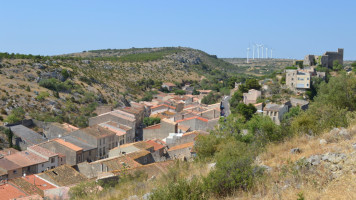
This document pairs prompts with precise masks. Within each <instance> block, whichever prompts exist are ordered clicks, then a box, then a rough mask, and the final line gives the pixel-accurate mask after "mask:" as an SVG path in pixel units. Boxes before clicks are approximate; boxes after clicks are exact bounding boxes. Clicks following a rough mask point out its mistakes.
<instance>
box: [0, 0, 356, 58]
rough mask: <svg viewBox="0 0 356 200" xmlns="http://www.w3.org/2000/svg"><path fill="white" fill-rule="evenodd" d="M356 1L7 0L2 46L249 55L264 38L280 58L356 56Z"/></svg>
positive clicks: (2, 7) (2, 9) (49, 51)
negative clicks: (179, 49)
mask: <svg viewBox="0 0 356 200" xmlns="http://www.w3.org/2000/svg"><path fill="white" fill-rule="evenodd" d="M55 2H57V3H55ZM355 9H356V1H355V0H338V1H334V0H333V1H331V0H293V1H292V0H245V1H240V0H235V1H227V0H216V1H210V0H176V1H173V0H160V1H158V0H151V1H149V0H141V1H138V0H126V1H123V0H122V1H120V0H117V1H109V0H107V1H105V0H101V1H99V0H97V1H91V0H85V1H84V0H83V1H82V0H61V1H59V0H58V1H54V0H53V1H51V0H42V1H40V0H32V1H29V0H23V1H16V0H11V1H5V0H2V1H1V3H0V17H1V19H2V20H1V24H0V27H1V28H0V52H14V53H26V54H28V53H31V54H41V55H54V54H63V53H72V52H80V51H83V50H92V49H106V48H112V49H113V48H117V49H122V48H131V47H137V48H138V47H161V46H184V47H192V48H196V49H201V50H203V51H206V52H207V53H209V54H214V55H217V56H218V57H246V48H247V47H248V46H249V44H250V45H252V44H254V43H263V44H265V45H267V46H268V47H270V48H273V49H274V52H273V54H274V55H275V56H276V57H281V58H288V57H290V58H298V59H300V58H303V57H304V55H306V54H322V53H323V52H324V51H336V50H337V48H338V47H342V48H344V49H345V59H356V26H355V25H356V11H355ZM251 47H252V46H251ZM251 55H252V52H251Z"/></svg>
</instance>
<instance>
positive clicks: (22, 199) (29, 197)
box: [16, 194, 43, 200]
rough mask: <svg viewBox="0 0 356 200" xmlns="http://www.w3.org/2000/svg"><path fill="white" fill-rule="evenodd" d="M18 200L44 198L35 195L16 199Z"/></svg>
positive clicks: (40, 199) (38, 199)
mask: <svg viewBox="0 0 356 200" xmlns="http://www.w3.org/2000/svg"><path fill="white" fill-rule="evenodd" d="M16 200H43V197H41V196H40V195H38V194H34V195H30V196H26V197H21V198H16Z"/></svg>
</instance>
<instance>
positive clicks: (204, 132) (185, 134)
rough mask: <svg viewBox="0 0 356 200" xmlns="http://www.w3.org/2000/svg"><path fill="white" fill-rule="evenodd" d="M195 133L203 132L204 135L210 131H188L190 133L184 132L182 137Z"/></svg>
mask: <svg viewBox="0 0 356 200" xmlns="http://www.w3.org/2000/svg"><path fill="white" fill-rule="evenodd" d="M193 134H194V135H201V134H203V135H208V134H209V132H206V131H202V130H196V131H191V132H188V133H184V134H183V136H182V137H184V136H188V135H193Z"/></svg>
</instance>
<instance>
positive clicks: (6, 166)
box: [0, 158, 22, 171]
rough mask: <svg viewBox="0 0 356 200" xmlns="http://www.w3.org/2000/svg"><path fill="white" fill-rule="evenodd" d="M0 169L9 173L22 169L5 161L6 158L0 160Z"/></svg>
mask: <svg viewBox="0 0 356 200" xmlns="http://www.w3.org/2000/svg"><path fill="white" fill-rule="evenodd" d="M0 167H1V168H3V169H4V170H7V171H11V170H15V169H20V168H22V167H21V166H20V165H18V164H16V163H14V162H12V161H10V160H8V159H6V158H1V159H0Z"/></svg>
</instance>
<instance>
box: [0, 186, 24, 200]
mask: <svg viewBox="0 0 356 200" xmlns="http://www.w3.org/2000/svg"><path fill="white" fill-rule="evenodd" d="M25 196H27V194H25V193H24V192H22V191H20V190H19V189H17V188H16V187H15V186H13V185H11V184H9V183H7V184H4V185H0V199H3V200H7V199H17V198H21V197H25Z"/></svg>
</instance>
